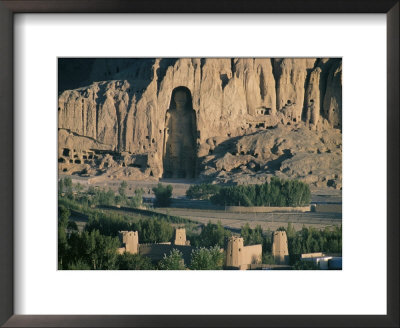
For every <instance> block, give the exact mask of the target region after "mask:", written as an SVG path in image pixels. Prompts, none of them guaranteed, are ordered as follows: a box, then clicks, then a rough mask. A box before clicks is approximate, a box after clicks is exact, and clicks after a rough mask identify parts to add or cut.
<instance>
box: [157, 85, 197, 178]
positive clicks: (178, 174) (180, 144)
mask: <svg viewBox="0 0 400 328" xmlns="http://www.w3.org/2000/svg"><path fill="white" fill-rule="evenodd" d="M196 140H197V122H196V112H195V110H194V109H193V103H192V94H191V92H190V90H189V89H188V88H186V87H183V86H180V87H177V88H175V89H174V90H173V91H172V94H171V101H170V106H169V109H168V110H167V113H166V116H165V127H164V145H163V165H164V174H163V177H164V178H178V179H192V178H194V177H195V176H196V161H197V151H196V148H197V147H196Z"/></svg>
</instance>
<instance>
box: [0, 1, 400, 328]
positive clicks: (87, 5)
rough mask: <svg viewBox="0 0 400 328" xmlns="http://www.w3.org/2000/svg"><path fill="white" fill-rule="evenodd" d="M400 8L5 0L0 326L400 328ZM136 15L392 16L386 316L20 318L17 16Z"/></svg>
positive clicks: (1, 18)
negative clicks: (15, 156) (15, 233)
mask: <svg viewBox="0 0 400 328" xmlns="http://www.w3.org/2000/svg"><path fill="white" fill-rule="evenodd" d="M399 7H400V5H399V0H363V1H361V0H307V1H306V0H270V1H265V0H263V1H261V0H220V1H215V0H205V1H197V2H195V1H184V0H172V1H166V0H147V1H145V0H140V1H136V0H131V1H128V0H92V1H84V0H81V1H74V0H58V1H55V0H38V1H30V0H25V1H19V0H0V67H1V70H0V114H1V119H0V149H1V155H0V324H1V325H4V327H93V326H95V327H110V326H115V327H164V326H171V327H199V326H206V327H215V326H218V327H222V326H224V327H242V326H245V327H328V326H329V327H337V326H340V327H399V279H398V277H399V203H398V199H399V171H400V169H399V148H400V146H399V92H398V90H399ZM130 12H131V13H332V14H333V13H384V14H386V17H387V242H388V244H387V315H368V316H359V315H345V316H343V315H328V316H323V315H292V316H280V315H268V316H264V315H257V316H242V315H240V316H222V315H221V316H220V315H217V316H215V315H214V316H201V315H200V316H199V315H196V316H187V315H177V316H174V315H159V316H141V315H131V316H130V315H117V316H98V315H94V316H87V315H56V316H54V315H35V316H31V315H14V304H13V303H14V298H13V289H14V288H13V286H14V279H13V277H14V271H13V204H14V203H13V201H14V195H13V192H14V187H13V181H14V162H13V154H14V144H13V140H14V138H13V134H14V132H16V131H14V128H13V124H14V120H13V117H14V115H13V55H14V54H13V16H14V14H16V13H130ZM15 197H18V195H15ZM365 288H368V286H365Z"/></svg>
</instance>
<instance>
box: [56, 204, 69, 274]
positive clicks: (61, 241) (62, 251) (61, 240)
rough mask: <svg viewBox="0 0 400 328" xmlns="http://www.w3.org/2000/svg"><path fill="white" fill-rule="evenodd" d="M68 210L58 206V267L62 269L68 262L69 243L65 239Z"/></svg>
mask: <svg viewBox="0 0 400 328" xmlns="http://www.w3.org/2000/svg"><path fill="white" fill-rule="evenodd" d="M69 217H70V211H69V210H68V209H67V208H65V207H64V206H59V207H58V268H59V269H63V268H65V267H66V264H67V262H68V259H67V257H68V253H69V245H68V239H67V232H66V229H67V225H68V220H69Z"/></svg>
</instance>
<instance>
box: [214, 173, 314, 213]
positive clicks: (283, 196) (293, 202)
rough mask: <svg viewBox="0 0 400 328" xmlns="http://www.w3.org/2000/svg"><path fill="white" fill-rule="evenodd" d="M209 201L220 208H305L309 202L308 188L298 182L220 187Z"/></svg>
mask: <svg viewBox="0 0 400 328" xmlns="http://www.w3.org/2000/svg"><path fill="white" fill-rule="evenodd" d="M210 199H211V201H212V202H213V203H214V204H217V205H221V206H305V205H308V204H309V203H310V201H311V192H310V187H309V186H308V185H307V184H305V183H303V182H301V181H298V180H282V179H279V178H277V177H272V178H271V181H270V182H269V183H268V182H265V183H264V184H259V185H237V186H229V187H221V188H220V190H219V191H218V193H217V194H215V195H213V196H212V197H211V198H210Z"/></svg>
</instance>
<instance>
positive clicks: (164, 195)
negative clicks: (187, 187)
mask: <svg viewBox="0 0 400 328" xmlns="http://www.w3.org/2000/svg"><path fill="white" fill-rule="evenodd" d="M153 192H154V195H155V196H156V201H155V205H156V206H160V207H166V206H169V205H170V204H171V196H172V186H171V185H166V186H164V185H162V184H161V183H159V184H158V185H157V187H154V188H153Z"/></svg>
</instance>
